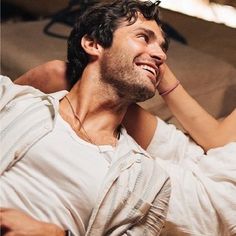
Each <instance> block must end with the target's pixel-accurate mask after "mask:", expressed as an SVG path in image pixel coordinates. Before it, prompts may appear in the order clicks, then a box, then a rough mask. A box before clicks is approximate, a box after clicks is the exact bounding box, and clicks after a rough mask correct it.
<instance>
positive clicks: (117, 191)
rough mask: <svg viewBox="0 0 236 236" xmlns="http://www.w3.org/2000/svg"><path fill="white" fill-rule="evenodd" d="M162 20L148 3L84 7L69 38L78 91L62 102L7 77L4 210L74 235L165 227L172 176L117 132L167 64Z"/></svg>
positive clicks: (62, 95)
mask: <svg viewBox="0 0 236 236" xmlns="http://www.w3.org/2000/svg"><path fill="white" fill-rule="evenodd" d="M148 19H150V20H148ZM157 23H158V24H159V23H160V22H159V18H158V12H157V9H156V6H154V5H152V4H150V3H149V2H148V3H143V2H139V1H134V0H131V1H109V2H107V3H103V4H101V5H97V6H94V7H91V8H90V9H88V10H87V11H86V12H85V13H84V14H83V15H82V16H81V17H80V20H79V21H78V24H77V26H76V27H75V28H74V30H73V32H72V34H71V37H70V39H69V49H68V51H69V52H68V57H69V60H70V66H71V68H72V70H71V76H70V78H71V83H72V84H74V86H73V87H72V89H71V91H70V92H69V93H68V94H67V95H66V96H65V94H66V93H65V92H62V93H59V94H57V95H54V96H48V95H45V94H43V93H41V92H39V91H37V90H33V89H32V88H29V87H28V88H25V87H23V88H20V87H17V86H14V85H12V84H11V82H10V81H8V80H7V79H6V78H3V86H2V100H1V109H3V112H2V114H3V119H2V122H3V124H4V127H3V130H2V137H3V141H2V147H3V153H2V154H3V158H2V165H1V168H2V178H1V204H2V206H4V207H12V208H18V209H21V210H23V211H24V212H26V213H28V214H29V215H31V216H33V217H34V218H37V219H38V220H41V221H46V222H52V223H55V224H57V225H59V226H60V227H63V228H64V229H70V230H71V231H72V232H73V233H74V234H76V235H85V234H87V235H105V234H109V235H118V234H131V235H143V234H145V232H147V233H148V234H149V235H156V234H158V233H159V232H160V231H161V229H162V227H163V225H164V222H165V215H166V212H167V206H168V200H169V196H170V182H169V178H168V175H167V174H166V173H165V171H163V170H162V168H161V167H159V165H158V164H157V162H156V161H155V160H154V159H153V158H151V157H150V156H149V155H148V154H147V153H146V152H145V151H143V150H142V149H141V148H140V147H139V146H138V145H137V144H136V143H135V142H134V141H133V140H132V139H131V138H130V137H129V136H128V135H127V133H126V132H125V130H124V129H123V128H121V127H120V124H121V121H122V119H123V116H124V114H125V112H126V109H127V107H128V105H129V104H131V103H133V102H137V101H141V100H145V99H147V98H149V97H151V96H153V95H154V93H155V90H156V84H157V83H158V81H159V78H160V76H161V69H160V66H161V65H162V64H163V62H164V60H165V58H166V55H165V52H164V50H165V46H166V42H165V39H164V37H163V32H162V31H161V28H160V27H159V26H158V24H157ZM124 36H125V39H124ZM112 38H113V39H112ZM80 42H81V43H80ZM121 43H123V45H122V48H123V49H122V51H121V50H120V47H121ZM147 45H148V47H147ZM114 53H115V54H116V56H115V57H114V56H113V54H114ZM77 55H79V56H80V57H79V58H78V57H77ZM75 56H76V57H75ZM108 62H109V63H108ZM118 62H119V64H120V66H119V68H118V67H117V63H118ZM127 63H128V64H129V67H128V68H129V71H125V68H126V67H127ZM134 68H135V70H133V69H134ZM115 74H116V75H115ZM114 75H115V76H114ZM80 77H81V78H80ZM79 78H80V80H78V79H79ZM5 80H6V82H4V81H5ZM76 80H78V81H76ZM12 96H14V97H15V99H12V98H13V97H12ZM59 100H60V104H58V101H59ZM11 107H12V108H11ZM13 107H14V108H13ZM7 110H8V111H13V112H12V113H11V112H8V111H7ZM13 124H14V128H13V126H12V125H13ZM22 127H25V128H24V130H22ZM21 131H22V132H21ZM12 132H13V133H12ZM18 134H19V136H18ZM9 140H11V144H10V143H8V142H9ZM143 171H145V172H146V173H147V174H145V176H143V174H142V173H143ZM35 186H37V189H36V188H35ZM149 186H152V187H151V188H150V187H149ZM21 224H22V222H21ZM3 226H4V224H3ZM44 227H45V225H44ZM5 228H8V229H9V228H10V227H9V226H8V225H5ZM10 231H13V232H14V229H12V228H10Z"/></svg>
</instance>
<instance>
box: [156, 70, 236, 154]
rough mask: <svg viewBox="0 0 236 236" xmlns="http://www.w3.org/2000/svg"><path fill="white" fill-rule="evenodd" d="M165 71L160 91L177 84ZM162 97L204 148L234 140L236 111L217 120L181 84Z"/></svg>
mask: <svg viewBox="0 0 236 236" xmlns="http://www.w3.org/2000/svg"><path fill="white" fill-rule="evenodd" d="M166 72H167V74H166V75H165V76H166V77H168V78H165V79H166V81H162V82H163V83H162V84H160V87H159V91H160V93H163V91H164V90H168V89H169V88H171V87H174V86H175V85H176V84H177V79H176V78H175V76H174V75H173V74H172V72H171V71H170V70H169V69H168V68H167V71H166ZM162 97H163V99H164V100H165V102H166V103H167V105H168V107H169V108H170V110H171V111H172V113H173V115H174V116H175V117H176V118H177V119H178V120H179V122H180V123H181V124H182V125H183V127H184V128H185V129H186V130H187V131H188V132H189V134H190V135H191V137H192V138H193V139H194V140H195V141H196V142H197V143H198V144H199V145H201V146H202V147H203V148H204V149H205V150H208V149H210V148H213V147H217V146H222V145H224V144H226V143H228V142H230V141H233V140H236V111H235V112H233V113H232V114H231V115H229V116H228V117H227V118H226V119H225V120H224V121H223V122H219V121H217V120H216V119H215V118H214V117H213V116H211V115H210V114H209V113H208V112H206V111H205V110H204V109H203V108H202V107H201V106H200V105H199V104H198V103H197V101H196V100H195V99H193V98H192V97H191V96H190V95H189V94H188V93H187V92H186V91H185V89H184V88H183V87H182V86H181V85H179V86H177V87H176V88H175V89H174V90H173V91H171V92H170V93H168V94H167V95H164V96H162Z"/></svg>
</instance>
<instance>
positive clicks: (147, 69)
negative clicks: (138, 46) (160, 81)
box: [140, 65, 157, 77]
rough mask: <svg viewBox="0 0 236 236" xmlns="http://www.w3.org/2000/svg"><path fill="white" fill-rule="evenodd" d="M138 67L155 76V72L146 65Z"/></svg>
mask: <svg viewBox="0 0 236 236" xmlns="http://www.w3.org/2000/svg"><path fill="white" fill-rule="evenodd" d="M140 67H141V68H142V69H144V70H146V71H148V72H150V73H152V74H153V75H154V76H155V77H156V76H157V73H156V70H155V69H154V68H152V67H151V66H148V65H140Z"/></svg>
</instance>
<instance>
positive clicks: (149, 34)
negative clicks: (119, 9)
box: [135, 27, 169, 52]
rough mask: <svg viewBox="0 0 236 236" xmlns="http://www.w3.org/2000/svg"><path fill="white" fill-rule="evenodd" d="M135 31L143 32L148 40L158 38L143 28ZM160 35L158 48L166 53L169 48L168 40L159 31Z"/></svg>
mask: <svg viewBox="0 0 236 236" xmlns="http://www.w3.org/2000/svg"><path fill="white" fill-rule="evenodd" d="M135 31H144V32H145V33H146V34H147V35H148V36H149V37H150V38H153V39H157V38H158V37H157V36H156V34H155V33H154V32H153V31H152V30H149V29H146V28H143V27H139V28H136V29H135ZM161 35H162V37H163V40H162V41H161V42H160V46H161V48H162V49H163V51H164V52H166V51H167V50H168V48H169V40H168V38H167V36H166V34H165V33H164V32H163V31H162V30H161Z"/></svg>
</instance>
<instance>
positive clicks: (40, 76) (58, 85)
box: [14, 60, 69, 93]
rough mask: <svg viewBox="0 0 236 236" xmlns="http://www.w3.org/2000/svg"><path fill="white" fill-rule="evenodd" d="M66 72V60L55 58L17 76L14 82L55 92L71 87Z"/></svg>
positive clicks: (43, 90) (45, 91) (46, 91)
mask: <svg viewBox="0 0 236 236" xmlns="http://www.w3.org/2000/svg"><path fill="white" fill-rule="evenodd" d="M66 74H67V65H66V63H65V62H64V61H59V60H54V61H49V62H47V63H45V64H42V65H39V66H37V67H35V68H33V69H31V70H29V71H28V72H26V73H25V74H23V75H22V76H20V77H19V78H17V79H16V80H15V81H14V83H16V84H19V85H30V86H33V87H35V88H37V89H39V90H41V91H42V92H44V93H53V92H57V91H60V90H68V89H69V83H68V80H67V79H66Z"/></svg>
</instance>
